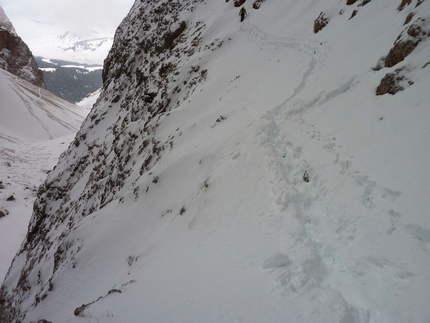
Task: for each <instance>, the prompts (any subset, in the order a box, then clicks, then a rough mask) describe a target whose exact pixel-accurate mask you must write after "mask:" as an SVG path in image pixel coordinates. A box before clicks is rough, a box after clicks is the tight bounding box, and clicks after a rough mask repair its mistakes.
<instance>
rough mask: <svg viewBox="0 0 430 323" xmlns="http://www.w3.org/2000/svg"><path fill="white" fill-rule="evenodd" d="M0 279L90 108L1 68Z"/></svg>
mask: <svg viewBox="0 0 430 323" xmlns="http://www.w3.org/2000/svg"><path fill="white" fill-rule="evenodd" d="M0 84H1V87H0V97H1V98H2V99H1V102H0V176H1V177H0V210H1V211H2V214H3V217H1V218H0V254H1V258H0V277H2V278H1V279H3V277H4V276H5V274H6V272H7V270H8V268H9V266H10V263H11V261H12V259H13V257H14V256H15V254H16V252H17V251H18V249H19V246H20V245H21V242H22V241H23V239H24V237H25V234H26V232H27V228H28V221H29V219H30V217H31V213H32V204H33V202H34V199H35V197H36V191H37V188H38V186H39V185H40V184H41V183H42V182H43V181H44V180H45V178H46V176H47V174H48V173H49V172H50V171H51V170H52V168H53V167H54V166H55V164H56V163H57V162H58V157H59V156H60V154H61V153H62V152H63V151H64V150H65V149H66V148H67V146H68V145H69V143H70V142H71V141H72V140H73V137H74V135H75V134H76V132H77V131H78V130H79V127H80V124H81V123H82V121H83V119H84V118H85V116H86V115H87V113H88V111H89V107H88V106H85V107H84V108H79V107H76V106H74V105H72V104H70V103H67V102H66V101H63V100H61V99H59V98H57V97H55V96H53V95H52V94H50V93H49V92H47V91H46V90H43V89H40V88H38V87H36V86H34V85H32V84H30V83H28V82H26V81H24V80H22V79H20V78H18V77H16V76H14V75H12V74H10V73H8V72H6V71H4V70H0Z"/></svg>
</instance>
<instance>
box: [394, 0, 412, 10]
mask: <svg viewBox="0 0 430 323" xmlns="http://www.w3.org/2000/svg"><path fill="white" fill-rule="evenodd" d="M411 2H412V0H402V2H401V3H400V5H399V6H398V7H397V10H399V11H402V10H403V9H404V8H405V7H406V6H408V5H410V4H411Z"/></svg>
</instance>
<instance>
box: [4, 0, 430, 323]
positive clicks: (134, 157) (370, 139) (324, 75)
mask: <svg viewBox="0 0 430 323" xmlns="http://www.w3.org/2000/svg"><path fill="white" fill-rule="evenodd" d="M241 2H243V0H240V1H239V0H237V1H227V2H225V1H204V0H192V1H185V0H173V1H172V0H160V1H152V0H140V1H136V2H135V4H134V6H133V8H132V10H131V11H130V13H129V15H128V16H127V17H126V18H125V19H124V20H123V22H122V23H121V25H120V26H119V28H118V29H117V32H116V35H115V40H114V45H113V47H112V49H111V51H110V53H109V55H108V57H107V59H106V60H105V65H104V70H103V80H104V84H103V89H102V92H101V94H100V97H99V99H98V100H97V102H96V104H95V106H94V108H93V109H92V111H91V112H90V114H89V115H88V117H87V118H86V120H85V121H84V123H83V125H82V127H81V129H80V131H79V132H78V134H77V136H76V137H75V139H74V141H73V143H72V144H71V145H70V146H69V149H68V150H67V151H66V152H65V153H64V154H62V156H61V158H60V160H59V162H58V164H57V166H56V168H55V169H54V170H53V171H52V172H51V173H50V174H49V176H48V178H47V180H46V182H45V183H44V184H43V185H42V186H41V187H40V188H39V190H38V192H37V199H36V202H35V204H34V212H33V216H32V219H31V221H30V225H29V230H28V233H27V236H26V238H25V240H24V242H23V243H22V245H21V249H20V251H19V252H18V254H17V255H16V257H15V259H14V261H13V263H12V265H11V268H10V269H9V271H8V273H7V276H6V278H5V280H4V282H3V284H2V287H1V291H0V320H1V321H2V322H6V323H9V322H23V323H28V322H38V321H39V322H46V321H49V322H53V323H56V322H127V323H134V322H136V323H137V322H166V323H167V322H187V323H190V322H196V323H197V322H255V323H260V322H294V323H300V322H303V323H308V322H342V323H346V322H354V323H357V322H360V323H363V322H372V323H388V322H398V323H400V322H423V323H424V322H429V321H430V307H429V306H428V304H429V300H430V270H429V268H430V249H429V248H430V220H429V217H428V211H427V210H428V209H430V200H429V198H428V191H429V184H428V183H429V181H430V173H429V172H428V161H429V160H430V149H429V147H430V145H429V143H430V131H429V127H428V120H429V117H430V109H429V104H428V102H430V93H429V91H428V84H430V73H429V69H430V58H429V57H430V56H429V51H430V41H429V37H430V25H429V22H430V2H429V1H422V0H398V1H393V0H379V1H376V0H373V1H371V0H359V1H354V0H342V1H338V0H322V1H313V0H302V1H295V0H271V1H264V0H257V1H255V2H254V1H245V3H244V6H245V8H246V9H247V11H248V16H247V17H246V19H245V21H244V22H243V23H240V22H239V17H238V16H237V15H238V9H239V6H240V3H241Z"/></svg>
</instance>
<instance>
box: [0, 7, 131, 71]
mask: <svg viewBox="0 0 430 323" xmlns="http://www.w3.org/2000/svg"><path fill="white" fill-rule="evenodd" d="M134 1H135V0H0V6H1V7H2V8H3V9H4V11H5V13H6V15H7V16H8V17H9V19H10V21H11V22H12V24H13V25H14V27H15V30H16V32H17V33H18V35H19V36H20V37H21V38H22V39H23V40H24V42H26V43H27V45H28V46H29V47H30V49H31V50H32V52H33V54H34V55H37V56H43V57H50V58H61V59H68V60H74V59H81V60H82V59H86V60H88V61H97V62H98V63H100V62H102V61H103V59H104V57H105V56H106V55H107V51H108V50H109V48H110V46H109V47H108V48H104V52H103V50H101V52H100V51H97V52H95V53H94V55H92V56H93V57H89V56H85V57H84V58H80V57H75V56H74V55H73V53H65V54H64V53H62V52H57V48H58V46H57V44H55V42H56V40H55V39H53V38H52V37H51V38H43V37H44V35H53V34H57V35H61V34H62V33H64V32H65V31H71V32H75V33H79V34H87V32H88V31H89V30H92V31H94V30H95V31H96V33H97V35H100V36H101V37H113V35H114V32H115V30H116V28H117V27H118V25H119V24H120V23H121V21H122V19H124V17H125V16H126V15H127V14H128V12H129V11H130V9H131V7H132V5H133V3H134ZM67 55H69V56H67ZM81 60H78V61H81Z"/></svg>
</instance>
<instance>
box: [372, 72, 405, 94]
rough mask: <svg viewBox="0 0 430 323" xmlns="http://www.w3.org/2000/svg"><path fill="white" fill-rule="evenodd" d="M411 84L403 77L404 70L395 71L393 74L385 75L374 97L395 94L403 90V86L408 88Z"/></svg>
mask: <svg viewBox="0 0 430 323" xmlns="http://www.w3.org/2000/svg"><path fill="white" fill-rule="evenodd" d="M412 84H413V82H412V81H410V80H408V79H407V78H406V76H405V75H404V69H396V70H395V71H394V73H387V74H386V75H385V76H384V77H383V78H382V80H381V83H380V84H379V86H378V87H377V88H376V95H384V94H387V93H389V94H392V95H394V94H396V93H397V92H399V91H403V90H404V89H405V87H404V86H410V85H412Z"/></svg>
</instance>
